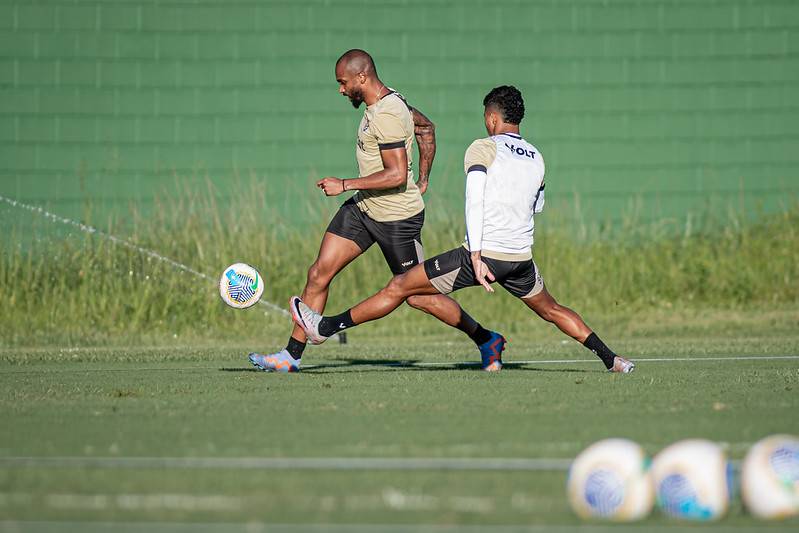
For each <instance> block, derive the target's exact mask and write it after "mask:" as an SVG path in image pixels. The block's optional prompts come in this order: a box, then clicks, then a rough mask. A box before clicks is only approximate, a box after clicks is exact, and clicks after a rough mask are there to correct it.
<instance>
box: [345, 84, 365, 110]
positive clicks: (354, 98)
mask: <svg viewBox="0 0 799 533" xmlns="http://www.w3.org/2000/svg"><path fill="white" fill-rule="evenodd" d="M347 98H349V99H350V103H351V104H352V107H354V108H355V109H358V108H359V107H361V104H362V103H363V92H361V90H360V89H353V90H352V92H351V93H350V94H348V95H347Z"/></svg>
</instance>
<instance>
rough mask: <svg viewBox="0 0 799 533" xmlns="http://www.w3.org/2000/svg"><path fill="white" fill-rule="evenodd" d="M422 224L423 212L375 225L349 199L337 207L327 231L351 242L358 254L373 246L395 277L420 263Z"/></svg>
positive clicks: (421, 259) (422, 250) (375, 222)
mask: <svg viewBox="0 0 799 533" xmlns="http://www.w3.org/2000/svg"><path fill="white" fill-rule="evenodd" d="M423 225H424V210H422V211H421V212H420V213H418V214H416V215H413V216H412V217H410V218H406V219H403V220H396V221H393V222H377V221H376V220H372V219H371V218H369V216H368V215H366V214H364V213H363V212H362V211H361V210H360V209H359V208H358V205H357V204H356V203H355V200H353V199H352V198H350V199H349V200H347V201H346V202H344V204H343V205H342V206H341V207H340V208H339V210H338V213H336V216H334V217H333V220H331V221H330V225H328V226H327V231H328V232H330V233H332V234H334V235H338V236H339V237H344V238H345V239H349V240H351V241H353V242H355V244H357V245H358V247H359V248H360V249H361V251H362V252H365V251H366V250H367V249H368V248H369V247H370V246H372V244H374V243H377V245H378V246H379V247H380V250H381V251H382V252H383V257H385V258H386V263H388V267H389V268H390V269H391V272H392V273H393V274H394V275H395V276H396V275H397V274H402V273H403V272H406V271H408V270H410V269H411V268H413V267H414V266H415V265H418V264H419V263H421V262H422V261H424V248H422V226H423Z"/></svg>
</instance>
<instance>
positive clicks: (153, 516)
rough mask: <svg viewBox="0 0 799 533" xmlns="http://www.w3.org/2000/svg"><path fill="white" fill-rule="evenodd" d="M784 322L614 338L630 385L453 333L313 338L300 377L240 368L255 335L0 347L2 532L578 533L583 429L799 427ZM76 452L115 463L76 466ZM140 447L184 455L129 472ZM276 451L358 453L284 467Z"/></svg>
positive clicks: (584, 364) (569, 347)
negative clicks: (121, 527)
mask: <svg viewBox="0 0 799 533" xmlns="http://www.w3.org/2000/svg"><path fill="white" fill-rule="evenodd" d="M783 319H786V317H783ZM786 320H787V322H785V324H786V327H784V328H780V327H777V328H776V329H775V330H772V331H769V330H767V329H763V328H761V327H758V326H751V327H749V328H742V329H740V330H739V334H738V335H737V336H735V335H725V336H724V337H718V338H714V337H707V336H697V337H686V336H680V335H666V336H660V337H654V336H652V337H650V338H647V336H637V337H636V338H631V339H616V340H615V341H616V342H614V345H616V346H617V347H618V348H619V349H620V350H621V351H623V352H624V353H626V354H629V355H630V356H632V357H633V358H635V359H637V360H638V361H639V367H638V369H637V371H636V373H634V374H631V375H627V376H618V375H609V374H607V373H605V372H603V367H602V365H601V363H600V362H599V361H598V360H597V359H592V356H591V354H588V353H586V352H585V350H583V349H581V348H580V347H579V346H577V345H575V344H574V343H565V344H564V343H563V342H561V341H560V340H559V338H558V337H556V336H554V335H552V336H548V338H547V339H546V340H542V341H538V342H530V341H520V342H515V343H513V344H511V346H510V348H509V350H508V352H507V356H506V360H507V361H508V362H511V363H512V362H513V361H517V362H518V363H516V364H510V365H508V367H507V368H506V370H503V372H501V373H499V374H496V375H492V374H485V373H483V372H480V371H477V370H476V369H475V367H473V366H468V365H464V364H462V363H463V362H467V361H474V360H475V353H474V349H473V348H472V347H471V346H470V344H469V343H468V342H466V341H463V340H460V339H458V338H453V339H452V340H441V339H440V338H439V339H436V338H435V337H430V338H420V339H415V340H410V339H387V340H386V341H385V342H384V343H377V342H371V343H369V344H357V343H356V344H348V345H343V346H342V345H334V344H330V345H324V346H322V347H319V348H315V349H312V350H309V351H308V353H307V355H306V358H305V359H306V360H305V365H306V366H307V368H306V370H305V371H304V372H303V373H301V374H298V375H274V374H265V373H261V372H256V371H254V370H253V369H251V367H250V366H249V364H248V362H247V361H246V357H245V354H246V350H247V349H248V347H247V346H240V347H236V346H224V347H218V348H210V347H194V348H192V347H185V346H182V347H181V346H173V347H168V348H97V349H90V348H85V349H77V348H73V349H58V348H52V349H45V348H42V349H14V350H4V351H2V353H0V406H1V407H0V426H2V427H3V428H4V431H3V432H2V438H0V453H1V454H2V457H0V465H1V466H0V520H3V521H4V522H0V528H5V530H7V531H49V530H54V529H48V528H58V530H68V529H69V528H70V527H72V528H73V529H72V530H75V531H91V530H92V529H91V528H90V525H87V522H91V523H95V522H97V523H95V526H96V527H100V526H101V525H102V523H103V522H104V521H105V522H107V521H121V522H125V523H130V524H128V527H130V528H132V529H131V530H136V527H141V528H146V530H148V531H182V530H183V529H181V528H186V530H188V529H192V530H195V529H193V528H194V526H193V525H191V524H193V523H206V524H208V523H210V524H218V528H219V530H231V531H235V530H242V531H244V530H245V528H244V525H243V524H247V523H249V524H253V523H264V524H284V525H285V526H283V527H281V528H279V529H272V528H268V529H266V530H267V531H273V530H274V531H281V530H286V531H302V530H305V529H309V528H310V529H309V530H312V531H314V530H319V531H321V530H324V531H339V530H340V531H361V530H363V531H414V532H415V531H427V530H429V531H437V530H438V529H436V528H432V525H436V524H438V525H446V524H449V525H452V524H460V525H475V526H476V525H482V526H489V525H491V526H495V527H490V528H488V530H493V529H496V530H498V531H506V530H507V531H516V530H518V531H546V530H550V529H549V528H553V527H554V528H556V529H552V530H555V531H570V530H571V526H577V525H578V524H579V521H578V520H577V519H576V518H575V517H574V516H573V515H572V514H571V512H570V511H569V508H568V505H567V502H566V498H565V490H564V486H565V476H566V473H565V471H564V470H563V465H562V460H563V459H567V460H568V459H570V458H573V457H574V456H575V455H576V454H577V453H578V452H579V451H580V450H581V449H582V448H584V447H585V446H587V445H588V444H590V443H591V442H593V441H595V440H597V439H600V438H604V437H610V436H623V437H628V438H632V439H634V440H636V441H638V442H639V443H641V444H642V445H643V446H644V447H645V448H646V449H647V451H649V452H650V453H655V452H657V451H658V450H659V449H660V448H662V447H663V446H665V445H667V444H669V443H671V442H673V441H675V440H678V439H681V438H686V437H705V438H709V439H713V440H716V441H720V442H723V443H724V444H725V445H726V446H727V449H728V451H729V453H730V455H731V456H732V457H733V458H734V459H740V458H741V457H742V456H743V454H744V453H745V450H746V449H747V447H748V446H749V445H750V444H751V443H753V442H754V441H756V440H758V439H759V438H761V437H763V436H765V435H768V434H771V433H777V432H794V433H795V432H797V429H799V428H798V427H797V426H798V425H799V422H798V420H797V417H796V413H797V412H799V395H797V390H799V360H798V359H797V354H799V335H797V333H796V330H795V329H794V330H791V329H790V328H789V327H787V325H788V324H791V323H794V321H795V320H796V316H795V315H793V316H789V317H787V319H786ZM766 322H767V321H766ZM772 322H773V317H772ZM761 325H765V324H761ZM743 356H748V357H754V358H751V359H744V358H741V357H743ZM784 356H793V357H792V358H779V357H784ZM647 359H653V360H652V361H650V362H647ZM655 359H661V360H655ZM662 359H666V360H662ZM576 360H580V362H574V361H576ZM522 361H524V362H523V363H522ZM563 361H571V362H568V363H566V362H563ZM22 458H29V459H22ZM75 458H84V459H92V458H95V459H96V458H110V459H106V460H104V461H105V462H101V463H88V464H84V463H77V464H74V463H70V462H69V461H75V460H76V459H75ZM133 458H194V459H195V461H194V462H192V463H189V464H181V463H179V462H177V461H175V460H174V459H172V460H169V459H167V460H164V461H162V462H160V463H155V464H145V465H143V466H139V467H135V468H134V467H133V466H135V463H133V464H131V461H135V459H133ZM242 458H249V459H244V460H242ZM253 458H256V459H260V460H263V459H264V458H272V459H275V460H276V463H272V464H263V463H258V462H257V461H255V460H254V459H253ZM286 458H295V459H307V458H327V459H332V458H344V459H349V460H350V462H346V461H345V462H343V463H342V464H343V466H341V465H338V464H335V463H332V464H331V463H329V462H327V463H323V464H322V465H321V466H320V467H318V468H298V467H296V465H295V467H290V465H289V467H286V465H285V464H283V463H282V462H281V461H283V460H285V459H286ZM414 458H431V459H438V460H443V461H445V463H444V465H445V466H446V465H447V464H448V463H446V461H450V460H452V459H468V460H469V461H466V463H468V464H481V463H483V462H490V461H492V460H497V459H502V458H516V459H520V458H521V459H544V460H561V461H549V462H550V463H551V464H549V463H547V464H545V465H544V467H543V468H544V469H543V470H541V471H528V470H517V469H511V470H491V469H489V470H463V469H462V468H460V469H443V468H442V467H441V465H438V466H436V465H435V464H434V465H432V467H430V468H422V469H419V470H409V469H408V466H409V465H408V464H407V463H402V464H400V466H399V467H397V466H394V468H395V469H387V467H385V466H382V467H381V461H383V460H385V459H403V460H408V459H414ZM216 459H222V460H223V461H221V462H215V461H214V460H216ZM236 459H238V460H239V462H236ZM48 460H49V462H48ZM139 460H141V459H139ZM225 461H232V462H225ZM368 461H377V463H368ZM354 465H355V466H358V465H360V466H362V467H366V468H365V469H353V468H354ZM369 465H372V466H369ZM280 466H283V468H278V467H280ZM300 466H302V465H300ZM306 466H307V465H306ZM145 522H146V523H147V524H144V523H145ZM98 523H99V524H100V525H98ZM137 524H138V525H137ZM234 524H242V525H240V526H234ZM292 524H293V525H292ZM314 524H344V525H343V526H342V528H341V529H323V528H322V529H320V528H317V529H313V525H314ZM357 524H361V525H363V526H362V529H359V528H356V527H355V525H357ZM381 524H382V525H384V526H381ZM419 524H426V525H427V526H420V525H419ZM401 525H405V526H407V527H400V526H401ZM428 526H429V527H428ZM499 526H526V527H527V528H526V529H513V528H508V529H502V528H499ZM531 526H537V527H538V528H539V529H535V528H532V529H531V528H530V527H531ZM567 526H568V527H567ZM115 527H116V526H115ZM206 527H209V526H206ZM235 527H239V528H240V529H235ZM251 527H256V526H252V525H251ZM320 527H321V526H320ZM656 527H663V528H668V529H669V530H672V529H673V528H674V527H677V526H676V525H675V524H674V523H673V522H670V521H668V520H665V519H664V518H663V517H661V516H660V515H658V514H657V513H655V514H654V515H653V517H651V518H650V519H649V520H647V521H646V522H645V523H643V524H642V525H640V526H639V527H637V528H625V529H626V530H629V531H632V530H637V531H652V530H656V529H653V528H656ZM725 527H733V528H734V529H733V530H734V531H749V530H752V531H754V530H755V528H759V527H762V526H761V525H760V524H759V523H758V522H756V521H755V520H754V519H752V518H751V517H749V516H747V515H746V514H745V513H744V512H743V510H742V508H741V506H740V503H739V501H738V500H736V503H735V504H734V506H733V508H732V510H731V513H730V515H729V516H728V517H727V518H725V519H724V521H723V522H721V523H720V524H719V526H717V527H714V528H711V529H713V530H719V531H723V530H724V528H725ZM796 527H797V522H796V521H793V522H788V523H783V524H776V525H773V526H771V527H770V530H773V531H778V530H786V531H787V530H791V529H795V528H796ZM64 528H66V529H64ZM87 528H88V529H87ZM142 530H144V529H142ZM205 530H206V529H200V531H205ZM208 530H211V529H208ZM246 530H247V531H251V530H253V529H246ZM254 530H256V531H257V530H260V529H257V528H256V529H254ZM581 530H583V529H581ZM585 530H588V531H605V530H606V528H605V527H604V526H598V525H597V526H595V527H588V528H587V529H585ZM441 531H451V529H441Z"/></svg>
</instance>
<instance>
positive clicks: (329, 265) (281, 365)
mask: <svg viewBox="0 0 799 533" xmlns="http://www.w3.org/2000/svg"><path fill="white" fill-rule="evenodd" d="M361 253H363V252H362V250H361V249H360V247H359V246H358V245H357V244H356V243H355V242H353V241H351V240H349V239H345V238H344V237H340V236H338V235H335V234H333V233H330V232H327V233H325V236H324V237H323V238H322V244H321V246H320V247H319V255H318V256H317V258H316V261H314V263H313V265H311V268H309V269H308V278H307V282H306V284H305V289H304V290H303V291H302V298H303V301H304V302H306V303H307V304H308V305H310V306H312V307H313V309H318V310H319V311H324V309H325V304H326V303H327V294H328V288H329V286H330V282H331V280H332V279H333V278H334V277H335V276H336V274H338V273H339V272H340V271H341V270H342V269H343V268H344V267H345V266H347V265H348V264H349V263H350V262H351V261H352V260H353V259H355V258H356V257H358V256H359V255H361ZM305 341H306V339H305V333H304V332H303V330H302V328H300V327H299V326H297V325H295V326H294V331H293V332H292V333H291V337H289V342H288V344H287V345H286V347H285V348H284V349H282V350H280V351H279V352H277V353H273V354H259V353H251V354H250V356H249V358H250V362H251V363H252V364H253V365H254V366H255V367H256V368H259V369H261V370H265V371H267V372H297V371H299V369H300V360H301V358H302V352H303V350H304V349H305Z"/></svg>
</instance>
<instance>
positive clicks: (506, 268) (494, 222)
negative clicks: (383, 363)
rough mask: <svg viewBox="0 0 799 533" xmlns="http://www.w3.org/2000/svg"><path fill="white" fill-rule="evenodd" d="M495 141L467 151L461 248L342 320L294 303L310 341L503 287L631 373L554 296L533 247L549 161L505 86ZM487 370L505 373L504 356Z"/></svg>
mask: <svg viewBox="0 0 799 533" xmlns="http://www.w3.org/2000/svg"><path fill="white" fill-rule="evenodd" d="M483 106H484V113H483V118H484V120H485V127H486V131H487V132H488V137H485V138H482V139H478V140H476V141H474V142H473V143H472V144H471V146H469V148H468V149H467V150H466V155H465V158H464V170H465V172H466V239H465V242H464V243H463V245H462V246H459V247H457V248H455V249H453V250H450V251H448V252H445V253H443V254H441V255H438V256H436V257H433V258H431V259H428V260H427V261H425V262H424V263H422V264H420V265H417V266H415V267H413V268H412V269H410V270H408V271H407V272H405V273H403V274H400V275H398V276H395V277H394V278H393V279H392V280H391V281H390V282H389V284H388V285H387V286H386V287H385V288H384V289H383V290H381V291H380V292H378V293H377V294H375V295H374V296H372V297H370V298H368V299H366V300H364V301H363V302H361V303H359V304H358V305H356V306H355V307H353V308H351V309H349V310H347V311H345V312H344V313H341V314H339V315H335V316H324V317H323V316H321V314H320V313H317V312H316V311H315V310H314V309H312V308H311V307H309V306H308V305H306V304H305V302H304V301H303V299H301V298H298V297H296V296H295V297H293V298H292V299H291V301H290V307H291V314H292V316H293V317H294V321H295V322H296V323H297V324H298V325H300V326H301V327H302V328H303V330H304V331H305V333H306V335H307V336H308V339H309V340H310V342H312V343H314V344H319V343H321V342H324V341H325V340H326V339H327V338H328V337H330V336H331V335H333V334H334V333H337V332H339V331H341V330H343V329H346V328H348V327H352V326H355V325H358V324H363V323H364V322H368V321H370V320H377V319H378V318H381V317H384V316H386V315H387V314H389V313H391V311H393V310H394V309H396V308H397V307H398V306H399V305H400V304H402V302H403V301H406V300H407V299H408V298H419V297H420V296H422V297H430V296H431V295H436V294H449V293H450V292H453V291H457V290H458V289H462V288H464V287H470V286H475V285H478V286H482V287H484V288H485V290H486V291H488V292H494V289H493V288H492V287H491V283H492V282H494V281H496V282H497V283H499V285H501V286H502V288H504V289H505V290H507V291H508V292H509V293H511V294H512V295H514V296H516V297H517V298H519V299H521V301H522V302H524V304H526V305H527V306H528V307H529V308H530V309H532V310H533V311H534V312H535V313H536V314H538V316H540V317H541V318H543V319H544V320H546V321H548V322H551V323H553V324H555V325H556V326H557V327H558V328H559V329H560V330H561V331H562V332H563V333H565V334H566V335H568V336H570V337H572V338H573V339H575V340H577V341H578V342H580V343H582V344H583V345H584V346H585V347H586V348H588V349H589V350H591V351H592V352H593V353H595V354H596V355H597V356H598V357H599V358H600V359H601V360H602V362H603V363H604V364H605V367H606V368H607V369H608V370H609V371H611V372H619V373H625V374H626V373H629V372H632V371H633V370H634V369H635V364H634V363H633V362H632V361H628V360H627V359H625V358H623V357H621V356H618V355H616V354H615V353H614V352H613V351H612V350H611V349H610V348H608V347H607V346H606V345H605V344H604V343H603V342H602V341H601V340H600V339H599V337H598V336H597V335H596V333H594V332H593V331H591V329H590V328H589V327H588V326H587V325H586V324H585V322H584V321H583V319H582V318H581V317H580V315H578V314H577V313H575V312H574V311H572V310H571V309H569V308H568V307H565V306H563V305H560V304H559V303H558V302H557V301H555V299H554V298H553V297H552V295H551V294H549V291H547V289H546V287H545V286H544V280H543V278H542V277H541V272H540V271H539V270H538V267H537V266H536V264H535V262H534V261H533V255H532V250H531V247H532V245H533V230H534V227H535V225H534V217H535V214H536V213H540V212H541V211H543V209H544V159H543V157H542V156H541V152H539V151H538V149H537V148H536V147H535V146H533V145H532V144H530V143H528V142H527V141H526V140H524V138H523V137H522V136H521V133H520V131H519V124H520V123H521V121H522V118H524V100H523V99H522V95H521V93H520V92H519V90H518V89H516V88H515V87H513V86H508V85H503V86H501V87H496V88H494V89H493V90H491V92H489V93H488V94H487V95H486V97H485V99H484V100H483ZM483 367H484V368H485V369H486V370H500V369H501V368H502V360H501V358H500V354H497V355H496V357H495V358H494V359H492V360H490V361H488V362H487V364H486V361H484V364H483Z"/></svg>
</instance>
